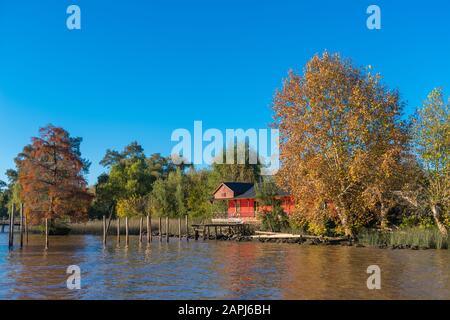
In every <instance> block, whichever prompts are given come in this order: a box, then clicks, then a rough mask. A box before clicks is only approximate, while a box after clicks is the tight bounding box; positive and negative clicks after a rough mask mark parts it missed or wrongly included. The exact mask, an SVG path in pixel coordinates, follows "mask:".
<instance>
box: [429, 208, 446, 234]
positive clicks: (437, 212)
mask: <svg viewBox="0 0 450 320" xmlns="http://www.w3.org/2000/svg"><path fill="white" fill-rule="evenodd" d="M431 212H432V213H433V218H434V221H435V222H436V225H437V227H438V229H439V232H440V233H441V234H442V235H443V236H448V231H447V228H446V227H445V225H444V224H443V223H442V222H441V208H440V207H439V205H436V204H433V205H432V206H431Z"/></svg>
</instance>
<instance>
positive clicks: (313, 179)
mask: <svg viewBox="0 0 450 320" xmlns="http://www.w3.org/2000/svg"><path fill="white" fill-rule="evenodd" d="M273 108H274V111H275V116H274V118H275V122H276V125H277V126H278V128H279V129H280V157H281V159H280V160H281V163H282V167H281V169H280V171H279V173H278V177H277V181H278V183H279V184H280V186H282V187H286V186H287V187H288V188H289V189H290V190H291V192H292V195H293V196H294V199H295V201H296V209H295V214H294V220H297V221H298V222H301V223H304V222H306V223H310V224H316V225H317V224H321V223H322V224H323V223H324V221H330V220H331V221H334V222H335V223H336V225H337V226H338V228H337V229H338V230H339V231H340V232H342V233H343V234H345V235H349V236H351V235H353V234H354V232H355V230H356V228H358V227H360V226H364V225H366V224H367V223H368V222H369V221H373V220H378V221H379V223H380V224H381V223H382V224H385V223H386V215H387V211H388V209H389V208H390V207H391V206H392V205H393V204H394V202H395V201H394V200H395V199H393V197H395V195H394V192H395V190H398V189H399V188H401V185H402V183H403V174H404V172H405V170H407V167H405V166H406V163H407V161H404V159H405V157H407V156H408V148H407V145H408V135H407V134H406V131H407V130H405V125H404V124H403V123H402V122H401V121H400V119H399V117H400V114H401V110H402V104H401V102H400V99H399V95H398V93H397V92H396V91H393V90H389V89H388V88H387V87H385V86H383V85H382V84H381V82H380V76H379V75H378V74H375V75H374V74H372V73H371V72H370V68H365V69H360V68H356V67H354V66H353V65H352V64H351V62H350V61H348V60H345V59H342V58H341V57H340V56H339V55H337V54H334V55H332V54H329V53H327V52H325V53H324V54H323V55H322V56H318V55H316V56H314V57H313V58H312V59H311V60H310V61H309V62H308V63H307V65H306V67H305V69H304V74H303V75H298V74H296V73H294V72H292V71H291V72H290V73H289V76H288V78H287V79H286V80H285V82H284V85H283V88H282V89H281V90H280V91H279V92H277V93H276V95H275V98H274V104H273Z"/></svg>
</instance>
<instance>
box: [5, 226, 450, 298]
mask: <svg viewBox="0 0 450 320" xmlns="http://www.w3.org/2000/svg"><path fill="white" fill-rule="evenodd" d="M114 240H115V239H110V242H109V244H108V246H107V247H106V248H103V246H102V244H101V238H100V237H95V236H68V237H59V238H55V237H52V238H51V242H50V249H49V251H48V252H44V250H43V244H44V243H43V239H42V237H40V236H36V235H32V236H31V237H30V243H29V245H28V246H26V247H25V248H24V249H23V250H20V249H19V248H15V250H14V251H12V252H9V251H8V248H7V245H6V244H7V234H0V244H1V245H0V274H1V275H2V276H1V279H0V298H1V299H450V268H449V263H450V251H449V250H441V251H435V250H426V251H411V250H381V249H370V248H354V247H339V246H327V247H325V246H300V245H293V244H292V245H289V244H268V243H265V244H261V243H253V242H252V243H235V242H220V241H219V242H215V241H207V242H203V241H197V242H196V241H190V242H189V243H186V242H185V241H178V239H171V241H170V242H169V243H166V242H159V241H158V240H157V239H154V241H153V242H152V243H151V244H150V245H147V244H146V243H143V244H142V245H139V243H138V239H137V237H136V238H135V237H132V238H131V241H130V246H129V248H124V244H121V246H120V247H117V246H116V243H115V241H114ZM372 264H376V265H379V266H380V268H381V272H382V283H381V285H382V289H381V290H368V289H367V287H366V280H367V277H368V276H369V275H368V274H367V273H366V269H367V267H368V266H369V265H372ZM69 265H78V266H80V268H81V273H82V279H81V287H82V288H81V290H68V289H67V287H66V280H67V277H68V275H67V274H66V269H67V267H68V266H69Z"/></svg>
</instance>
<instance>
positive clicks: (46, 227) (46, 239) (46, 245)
mask: <svg viewBox="0 0 450 320" xmlns="http://www.w3.org/2000/svg"><path fill="white" fill-rule="evenodd" d="M45 250H48V219H47V218H45Z"/></svg>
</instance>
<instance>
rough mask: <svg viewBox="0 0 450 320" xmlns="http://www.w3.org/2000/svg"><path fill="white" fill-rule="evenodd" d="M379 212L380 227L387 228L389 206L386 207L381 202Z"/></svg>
mask: <svg viewBox="0 0 450 320" xmlns="http://www.w3.org/2000/svg"><path fill="white" fill-rule="evenodd" d="M380 211H381V212H380V214H381V229H387V228H388V227H389V221H388V218H387V215H388V212H389V208H386V207H385V206H384V205H383V204H382V205H381V209H380Z"/></svg>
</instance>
